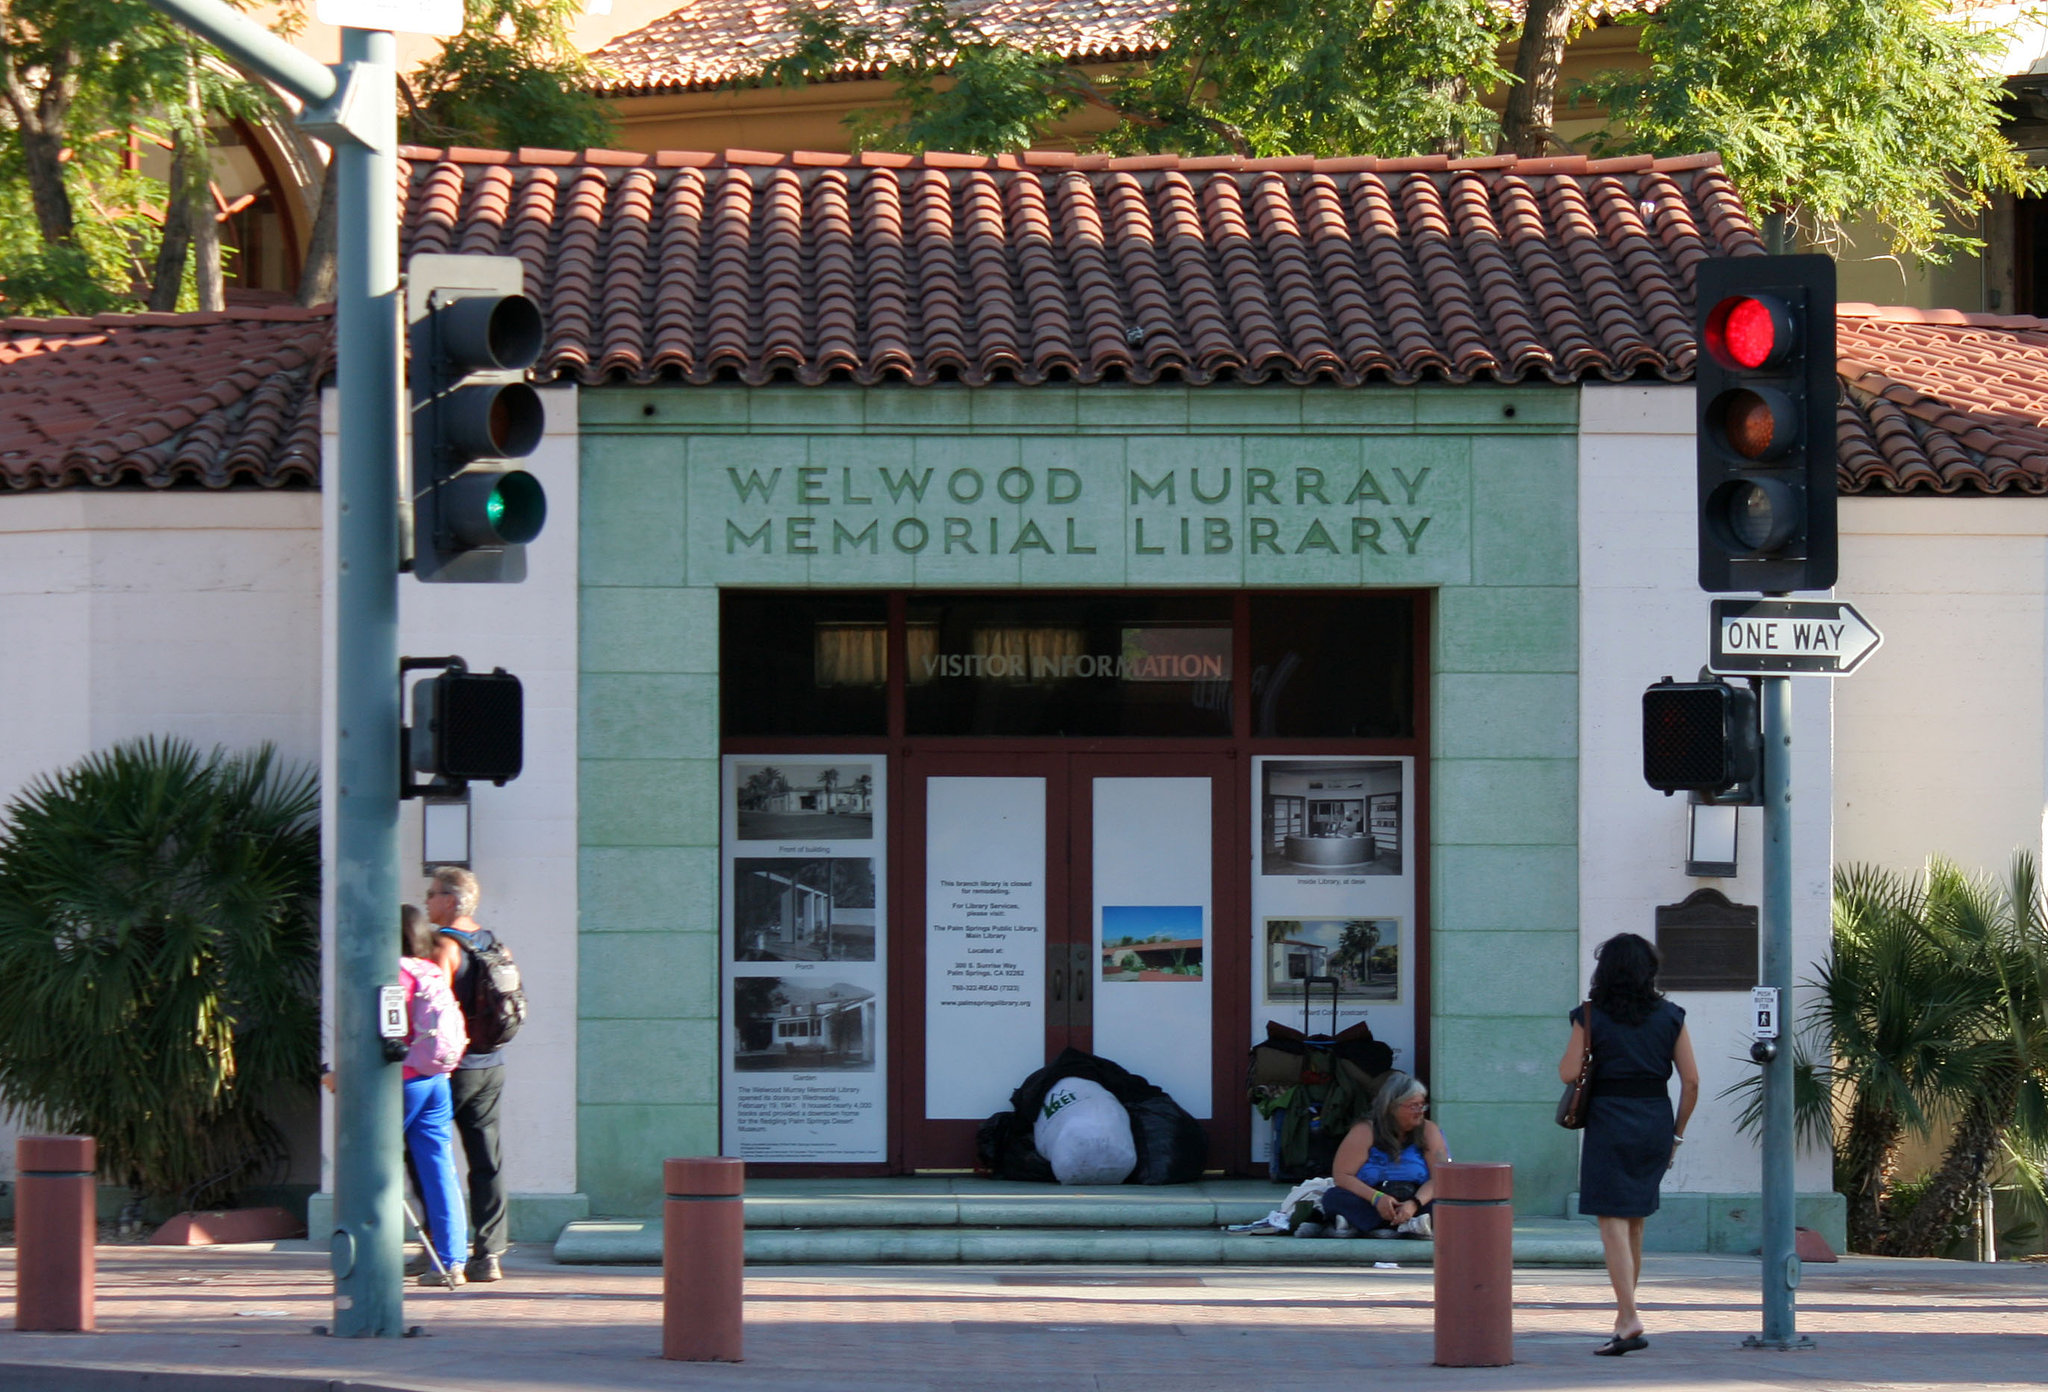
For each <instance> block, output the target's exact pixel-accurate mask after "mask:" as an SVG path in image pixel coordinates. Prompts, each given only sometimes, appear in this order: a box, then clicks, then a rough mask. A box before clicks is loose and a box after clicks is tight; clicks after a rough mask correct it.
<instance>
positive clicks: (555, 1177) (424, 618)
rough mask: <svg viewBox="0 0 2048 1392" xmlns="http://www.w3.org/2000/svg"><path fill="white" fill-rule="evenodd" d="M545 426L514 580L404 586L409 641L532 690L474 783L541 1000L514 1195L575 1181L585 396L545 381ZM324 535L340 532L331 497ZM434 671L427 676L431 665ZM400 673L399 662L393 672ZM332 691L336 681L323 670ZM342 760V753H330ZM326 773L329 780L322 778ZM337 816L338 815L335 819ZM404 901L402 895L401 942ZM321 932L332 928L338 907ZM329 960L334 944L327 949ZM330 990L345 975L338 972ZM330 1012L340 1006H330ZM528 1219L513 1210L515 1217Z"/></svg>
mask: <svg viewBox="0 0 2048 1392" xmlns="http://www.w3.org/2000/svg"><path fill="white" fill-rule="evenodd" d="M541 395H542V397H543V399H544V400H545V401H546V403H547V421H548V424H547V433H546V435H545V437H544V438H543V440H542V442H541V446H540V448H539V450H538V451H537V452H536V453H534V454H533V455H532V456H531V457H530V458H528V459H527V460H526V461H525V467H526V468H527V469H529V470H530V471H531V472H532V473H534V474H535V475H536V476H537V477H538V478H539V479H540V480H541V483H542V485H543V486H544V487H545V488H546V489H547V496H548V519H547V527H546V530H545V531H544V532H543V533H542V534H541V536H540V538H539V540H538V541H536V542H535V543H534V544H533V546H531V547H530V548H529V549H528V551H527V578H526V580H525V582H524V583H522V584H517V585H428V584H421V583H418V582H416V581H414V580H411V579H410V578H407V579H403V580H402V581H401V583H400V585H399V651H400V652H401V654H403V655H406V656H445V655H448V654H457V655H460V656H461V657H463V658H464V659H465V660H467V662H468V663H469V666H470V670H472V671H484V672H488V671H490V670H491V669H492V668H493V667H503V668H505V669H506V670H507V671H509V672H511V673H513V674H515V675H516V676H518V678H519V679H520V681H521V683H522V684H523V685H524V688H525V702H526V729H525V768H524V771H523V772H522V773H521V774H520V776H519V777H518V778H516V779H514V780H513V781H512V782H510V783H507V784H506V785H505V786H504V787H502V788H494V787H492V786H491V785H490V784H488V783H485V784H478V785H473V787H472V789H471V833H470V835H471V847H472V851H471V854H472V857H473V859H472V862H471V868H472V869H473V870H474V871H475V873H476V875H477V878H478V880H479V881H481V883H482V886H483V897H482V902H481V904H480V906H479V908H478V910H477V921H478V922H480V923H482V924H483V925H484V926H485V927H487V928H490V929H491V930H492V931H494V932H496V933H498V934H499V935H500V936H502V937H503V938H504V940H505V942H506V944H507V945H508V946H509V947H511V949H512V951H513V953H514V954H515V955H516V956H517V957H518V959H519V965H520V971H521V974H522V976H523V978H524V984H525V988H526V994H527V999H528V1001H529V1003H530V1005H531V1010H532V1013H531V1015H530V1016H529V1018H528V1022H527V1024H526V1026H525V1028H523V1029H522V1030H521V1031H520V1033H519V1038H518V1039H517V1040H515V1041H514V1042H513V1043H512V1044H511V1045H510V1046H508V1047H507V1049H506V1054H505V1058H506V1063H505V1068H506V1077H505V1103H504V1115H503V1122H502V1129H501V1134H502V1137H503V1141H504V1148H505V1167H506V1181H507V1185H508V1187H509V1188H510V1190H511V1192H512V1193H513V1195H514V1196H515V1197H516V1196H518V1195H521V1194H569V1193H573V1192H574V1191H575V1188H576V912H577V910H576V899H577V896H576V821H575V818H576V729H577V726H576V632H577V621H576V618H577V588H576V542H577V526H576V503H577V461H576V450H577V442H576V394H575V390H574V388H555V389H549V390H546V391H543V392H542V393H541ZM334 422H335V411H334V397H333V393H332V392H330V393H328V396H327V400H326V402H325V414H324V419H323V435H324V440H323V446H324V449H325V452H326V457H327V458H328V459H330V460H331V459H333V458H334V449H335V437H334ZM325 496H326V498H327V499H328V512H329V514H330V515H329V516H328V517H327V518H326V526H327V533H326V534H327V535H328V536H329V537H332V536H333V523H334V519H333V517H332V515H331V514H332V509H333V498H334V494H333V493H332V492H329V493H328V494H326V495H325ZM324 624H325V627H326V629H327V641H326V642H325V644H324V645H323V647H322V650H321V651H322V653H323V657H322V670H323V671H324V672H325V673H327V674H328V675H329V677H330V678H331V675H332V672H333V652H334V645H333V636H332V628H333V616H332V614H331V613H327V614H326V615H325V618H324ZM428 675H430V674H428ZM395 676H396V674H394V679H395ZM322 689H323V690H324V691H326V692H328V693H330V699H331V693H332V691H333V683H332V681H331V680H329V681H327V682H325V683H323V688H322ZM326 757H327V760H328V767H329V768H331V767H332V751H331V749H330V750H328V751H327V754H326ZM325 782H326V784H327V785H328V786H331V785H332V779H328V780H325ZM419 815H420V814H419V804H418V803H416V802H414V803H408V804H407V805H406V806H405V808H404V809H403V813H402V816H401V821H400V833H399V867H400V871H401V875H400V881H399V883H400V885H401V887H402V891H403V892H404V893H405V894H406V895H407V896H408V897H409V898H411V899H412V900H413V901H414V902H419V901H420V897H421V896H422V895H423V894H424V892H425V888H426V883H425V877H424V874H423V871H422V865H421V860H420V824H419ZM331 823H332V819H331V817H330V818H329V819H328V824H329V825H331ZM397 910H398V906H397V905H395V904H394V905H393V906H392V922H393V932H394V942H395V940H396V938H395V934H396V925H397ZM324 919H325V927H324V929H323V932H324V933H325V934H326V936H327V940H328V941H329V942H331V941H332V935H333V906H332V903H331V902H330V903H329V904H328V905H327V911H326V913H325V915H324ZM327 959H328V961H329V962H330V963H331V962H332V960H333V954H332V953H331V952H330V953H329V954H327ZM327 989H328V991H329V993H330V994H329V999H330V1001H331V999H332V991H333V989H334V983H333V981H332V980H331V978H330V980H329V981H328V983H327ZM325 1018H326V1019H328V1020H330V1021H331V1020H332V1019H333V1011H332V1010H331V1009H330V1010H328V1011H327V1012H325ZM332 1121H333V1119H332V1112H331V1108H329V1113H328V1117H327V1125H326V1127H325V1136H326V1141H325V1144H324V1146H323V1150H324V1152H325V1157H326V1163H324V1164H323V1166H322V1181H323V1187H324V1188H329V1189H331V1188H332V1182H331V1164H332V1154H333V1124H332ZM515 1222H516V1214H515Z"/></svg>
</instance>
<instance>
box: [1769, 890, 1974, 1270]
mask: <svg viewBox="0 0 2048 1392" xmlns="http://www.w3.org/2000/svg"><path fill="white" fill-rule="evenodd" d="M1926 919H1927V899H1926V894H1925V892H1924V890H1923V888H1922V887H1921V885H1919V884H1918V883H1916V882H1915V881H1914V880H1912V879H1909V878H1907V877H1905V876H1901V875H1898V874H1895V873H1893V872H1891V871H1888V870H1880V869H1875V868H1870V867H1855V866H1852V867H1845V868H1843V869H1840V870H1838V871H1837V872H1836V874H1835V894H1834V943H1833V946H1832V948H1831V949H1830V951H1829V954H1828V959H1827V962H1826V963H1825V964H1824V966H1823V967H1822V969H1821V974H1820V980H1819V982H1818V983H1816V984H1818V985H1819V986H1820V988H1821V995H1820V999H1819V1000H1818V1001H1817V1002H1816V1003H1815V1005H1814V1007H1813V1009H1812V1010H1811V1011H1810V1012H1809V1015H1808V1023H1809V1025H1811V1026H1812V1027H1814V1028H1815V1029H1816V1030H1818V1031H1821V1032H1823V1033H1824V1037H1825V1038H1826V1039H1828V1040H1829V1041H1831V1055H1832V1063H1831V1065H1829V1066H1828V1067H1827V1069H1826V1081H1828V1082H1829V1083H1831V1084H1833V1085H1834V1086H1836V1087H1840V1088H1842V1089H1844V1090H1846V1092H1847V1095H1848V1107H1847V1110H1846V1116H1845V1122H1846V1124H1845V1125H1844V1126H1843V1127H1842V1130H1841V1133H1840V1135H1839V1136H1838V1137H1837V1139H1836V1144H1835V1187H1836V1188H1837V1189H1839V1190H1840V1191H1841V1192H1842V1193H1843V1194H1844V1195H1845V1196H1846V1197H1847V1199H1848V1201H1849V1213H1848V1219H1849V1245H1850V1247H1851V1248H1852V1249H1854V1250H1856V1251H1859V1252H1871V1251H1875V1250H1877V1248H1878V1246H1879V1245H1880V1244H1881V1243H1882V1241H1883V1239H1884V1234H1885V1229H1886V1226H1887V1225H1886V1217H1885V1203H1886V1198H1887V1196H1888V1194H1889V1191H1890V1187H1891V1183H1892V1177H1893V1171H1894V1169H1895V1167H1896V1164H1897V1160H1898V1153H1899V1147H1900V1145H1901V1144H1902V1143H1903V1141H1904V1139H1905V1137H1906V1135H1907V1133H1908V1132H1912V1133H1914V1134H1918V1135H1925V1134H1926V1132H1927V1131H1928V1129H1929V1126H1930V1124H1931V1117H1932V1115H1933V1114H1934V1113H1935V1112H1936V1111H1937V1110H1938V1109H1939V1108H1940V1106H1941V1100H1942V1098H1943V1097H1945V1096H1950V1095H1953V1094H1954V1093H1955V1091H1956V1090H1957V1089H1958V1088H1959V1087H1961V1086H1964V1085H1966V1083H1967V1079H1966V1078H1965V1077H1963V1076H1961V1074H1960V1073H1959V1071H1958V1067H1957V1064H1958V1060H1957V1058H1956V1055H1955V1041H1956V1037H1957V1033H1958V1031H1959V1030H1960V1029H1962V1028H1963V1027H1964V1022H1965V1017H1966V1016H1967V1015H1968V1014H1969V1012H1970V1010H1971V1009H1972V1006H1971V1004H1970V1002H1969V1000H1968V999H1966V995H1967V993H1959V992H1958V990H1957V983H1956V982H1955V980H1954V979H1953V975H1954V974H1953V971H1952V967H1951V964H1950V962H1949V960H1948V956H1947V953H1946V950H1945V948H1944V945H1943V943H1942V941H1941V939H1940V938H1939V937H1938V936H1937V935H1936V934H1934V933H1933V932H1930V931H1929V928H1928V925H1927V921H1926ZM1813 1096H1814V1098H1815V1099H1816V1100H1822V1099H1821V1098H1820V1094H1819V1093H1818V1091H1816V1093H1815V1094H1813ZM1807 1120H1809V1122H1811V1121H1812V1120H1813V1118H1812V1116H1811V1111H1810V1109H1809V1114H1808V1118H1807Z"/></svg>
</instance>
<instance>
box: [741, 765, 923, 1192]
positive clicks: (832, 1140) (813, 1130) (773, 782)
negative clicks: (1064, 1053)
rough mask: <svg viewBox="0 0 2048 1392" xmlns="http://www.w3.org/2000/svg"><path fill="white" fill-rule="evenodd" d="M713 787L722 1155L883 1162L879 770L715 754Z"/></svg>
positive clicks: (883, 821)
mask: <svg viewBox="0 0 2048 1392" xmlns="http://www.w3.org/2000/svg"><path fill="white" fill-rule="evenodd" d="M723 792H724V821H725V828H724V836H723V847H724V849H723V851H722V852H721V857H720V858H721V861H722V866H723V872H724V873H723V893H722V895H721V904H722V911H721V917H722V919H723V925H724V932H725V1021H724V1034H725V1050H724V1053H725V1066H724V1078H723V1084H724V1086H723V1092H724V1097H723V1109H722V1110H723V1133H722V1134H723V1153H724V1154H726V1155H736V1156H738V1157H740V1158H741V1159H743V1160H754V1161H767V1162H801V1163H812V1162H820V1161H827V1162H829V1161H837V1162H872V1161H877V1160H885V1159H887V1158H888V1153H889V1149H888V1140H889V1134H888V1133H889V1128H888V1117H889V1107H888V1100H889V1099H888V1086H887V1076H888V1075H887V1073H886V1072H885V1068H884V1065H885V1059H884V1058H883V1055H882V1052H881V1050H882V1042H883V1041H884V1040H886V1039H887V1038H888V1026H889V1013H888V998H887V991H886V990H885V985H886V978H885V977H884V975H883V967H884V964H885V963H886V962H887V961H888V948H889V943H888V923H889V903H888V887H889V876H888V864H889V857H888V846H887V827H888V825H889V819H888V770H887V768H886V766H885V762H884V760H883V759H882V758H881V757H880V756H878V755H874V754H848V755H844V756H824V755H817V754H794V755H791V754H762V755H751V754H734V755H727V756H726V758H725V761H724V784H723Z"/></svg>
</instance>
